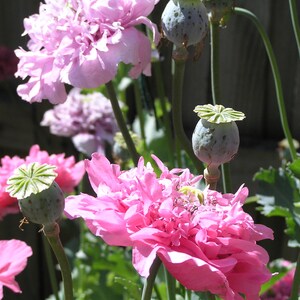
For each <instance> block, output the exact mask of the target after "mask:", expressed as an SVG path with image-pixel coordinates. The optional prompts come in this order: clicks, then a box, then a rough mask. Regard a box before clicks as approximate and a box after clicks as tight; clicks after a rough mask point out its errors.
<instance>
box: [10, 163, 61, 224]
mask: <svg viewBox="0 0 300 300" xmlns="http://www.w3.org/2000/svg"><path fill="white" fill-rule="evenodd" d="M55 168H56V167H55V166H50V165H47V164H43V165H41V164H39V163H31V164H29V165H22V166H20V167H19V168H17V169H16V170H15V172H14V174H13V175H12V176H11V177H10V178H9V179H8V181H7V183H8V187H7V191H8V192H9V193H10V196H11V197H16V198H17V199H18V200H19V207H20V210H21V212H22V213H23V215H24V217H26V219H27V220H28V221H31V222H33V223H36V224H41V225H49V224H53V223H55V222H56V221H57V220H58V219H59V218H60V217H61V215H62V213H63V210H64V205H65V201H64V200H65V198H64V194H63V192H62V190H61V189H60V187H59V185H58V184H57V183H56V182H55V181H54V179H55V178H56V176H57V174H56V173H55V172H54V169H55Z"/></svg>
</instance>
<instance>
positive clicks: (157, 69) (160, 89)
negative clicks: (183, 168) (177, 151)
mask: <svg viewBox="0 0 300 300" xmlns="http://www.w3.org/2000/svg"><path fill="white" fill-rule="evenodd" d="M153 67H154V73H155V84H156V88H157V93H158V97H159V101H160V105H161V109H162V113H163V122H164V127H165V133H166V138H167V143H168V157H169V161H170V163H171V165H172V166H173V165H174V143H173V136H172V129H171V121H170V117H169V112H168V109H167V103H166V98H165V89H164V85H163V82H164V81H163V77H162V72H161V65H160V62H155V63H154V64H153Z"/></svg>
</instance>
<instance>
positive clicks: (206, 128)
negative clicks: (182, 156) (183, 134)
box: [192, 119, 240, 166]
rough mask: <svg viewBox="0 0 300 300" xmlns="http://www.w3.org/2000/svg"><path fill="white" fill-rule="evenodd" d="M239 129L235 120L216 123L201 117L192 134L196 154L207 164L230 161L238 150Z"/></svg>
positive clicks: (217, 164) (219, 163) (216, 164)
mask: <svg viewBox="0 0 300 300" xmlns="http://www.w3.org/2000/svg"><path fill="white" fill-rule="evenodd" d="M239 144H240V137H239V130H238V127H237V125H236V123H235V122H229V123H220V124H215V123H211V122H208V121H207V120H205V119H200V120H199V121H198V123H197V125H196V127H195V130H194V132H193V136H192V145H193V150H194V153H195V155H196V156H197V157H198V159H199V160H201V161H202V162H204V163H206V164H207V165H215V166H219V165H221V164H223V163H226V162H229V161H230V160H231V159H232V158H233V157H234V155H235V154H236V153H237V152H238V148H239Z"/></svg>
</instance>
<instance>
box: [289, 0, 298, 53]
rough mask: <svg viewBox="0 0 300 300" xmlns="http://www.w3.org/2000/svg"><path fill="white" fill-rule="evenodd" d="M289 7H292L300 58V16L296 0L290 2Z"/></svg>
mask: <svg viewBox="0 0 300 300" xmlns="http://www.w3.org/2000/svg"><path fill="white" fill-rule="evenodd" d="M289 5H290V12H291V20H292V24H293V29H294V33H295V38H296V43H297V47H298V52H299V56H300V27H299V19H298V15H297V5H296V0H289Z"/></svg>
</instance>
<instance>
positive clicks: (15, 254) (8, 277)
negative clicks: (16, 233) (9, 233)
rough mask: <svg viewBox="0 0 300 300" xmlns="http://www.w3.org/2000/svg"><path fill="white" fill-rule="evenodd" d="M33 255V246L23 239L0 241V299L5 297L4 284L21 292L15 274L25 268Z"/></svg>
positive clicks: (16, 291) (14, 290)
mask: <svg viewBox="0 0 300 300" xmlns="http://www.w3.org/2000/svg"><path fill="white" fill-rule="evenodd" d="M31 255H32V250H31V248H30V247H29V246H27V245H26V243H24V242H22V241H19V240H9V241H7V240H2V241H0V299H2V298H3V287H4V286H6V287H8V288H9V289H11V290H12V291H13V292H15V293H21V289H20V287H19V285H18V283H17V282H16V281H15V276H16V275H18V274H19V273H21V272H22V271H23V270H24V269H25V267H26V265H27V258H28V257H30V256H31Z"/></svg>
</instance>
